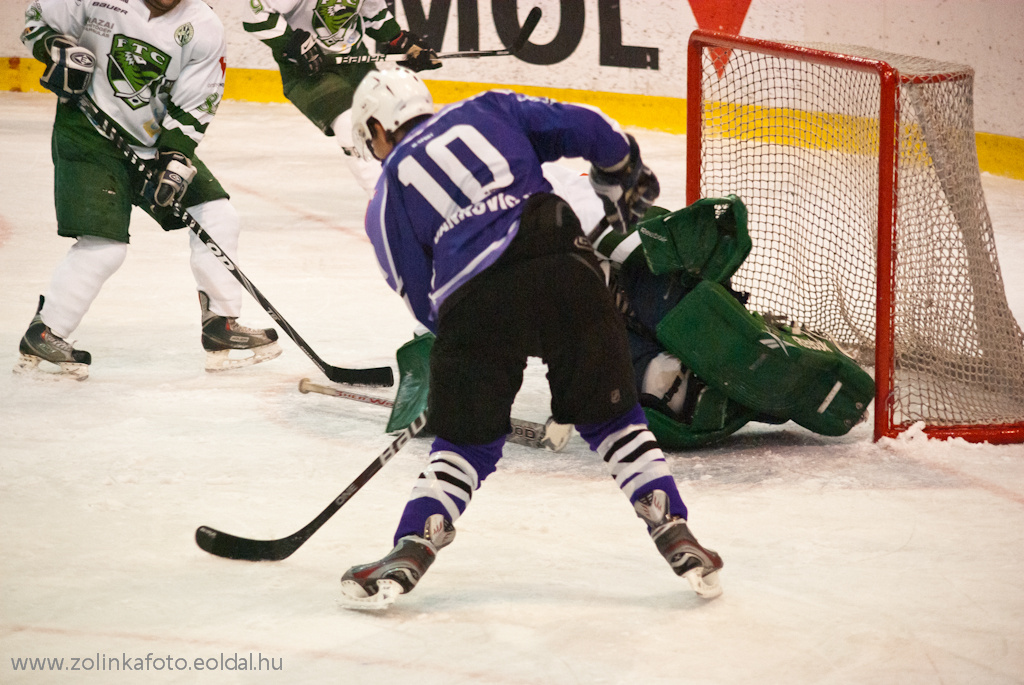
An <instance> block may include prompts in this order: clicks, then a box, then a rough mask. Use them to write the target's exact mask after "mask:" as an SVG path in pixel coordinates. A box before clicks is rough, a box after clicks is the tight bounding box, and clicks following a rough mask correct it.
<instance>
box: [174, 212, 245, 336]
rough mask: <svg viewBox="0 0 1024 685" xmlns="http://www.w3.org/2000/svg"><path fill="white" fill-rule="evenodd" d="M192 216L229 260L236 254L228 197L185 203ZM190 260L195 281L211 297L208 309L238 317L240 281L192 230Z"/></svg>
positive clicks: (233, 215)
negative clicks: (193, 203)
mask: <svg viewBox="0 0 1024 685" xmlns="http://www.w3.org/2000/svg"><path fill="white" fill-rule="evenodd" d="M186 211H188V213H189V214H190V215H192V218H193V219H195V220H196V222H197V223H198V224H199V225H200V226H202V227H203V229H204V230H205V231H206V232H207V233H208V234H209V235H210V237H211V238H213V240H214V242H215V243H217V245H218V246H219V247H220V249H221V250H223V251H224V254H226V255H227V256H228V257H230V258H231V261H235V259H236V257H235V255H237V254H238V233H239V220H238V212H236V211H235V208H234V206H233V205H232V204H231V203H230V202H229V201H228V200H227V199H223V198H222V199H220V200H214V201H212V202H204V203H203V204H201V205H195V206H193V207H188V208H187V210H186ZM189 247H190V248H191V249H192V257H191V260H190V264H191V266H192V275H193V276H194V277H195V279H196V285H197V286H198V287H199V290H202V291H203V292H204V293H206V294H207V295H208V296H209V297H210V311H211V312H213V313H214V314H217V315H218V316H228V317H237V316H238V315H239V314H240V313H241V311H242V284H241V283H239V282H238V279H236V278H235V277H234V275H233V274H232V273H231V272H230V271H229V270H228V269H227V268H225V266H224V264H223V263H221V261H220V258H218V257H217V255H215V254H213V252H212V251H211V250H210V248H209V247H207V246H206V244H205V243H203V241H202V240H200V239H199V238H198V237H197V236H196V234H195V233H190V234H189Z"/></svg>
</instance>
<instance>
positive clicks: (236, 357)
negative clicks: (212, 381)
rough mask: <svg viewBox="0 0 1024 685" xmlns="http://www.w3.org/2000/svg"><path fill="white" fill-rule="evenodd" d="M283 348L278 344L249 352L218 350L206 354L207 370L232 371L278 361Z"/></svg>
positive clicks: (254, 348)
mask: <svg viewBox="0 0 1024 685" xmlns="http://www.w3.org/2000/svg"><path fill="white" fill-rule="evenodd" d="M281 352H282V350H281V346H280V345H278V344H277V343H276V342H272V343H270V344H269V345H262V346H260V347H252V348H249V349H247V350H217V351H215V352H210V351H207V353H206V370H207V371H210V372H214V373H215V372H217V371H230V370H231V369H240V368H242V367H243V366H252V365H253V364H259V363H260V362H265V361H269V360H271V359H276V358H277V357H280V356H281Z"/></svg>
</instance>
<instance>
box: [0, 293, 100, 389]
mask: <svg viewBox="0 0 1024 685" xmlns="http://www.w3.org/2000/svg"><path fill="white" fill-rule="evenodd" d="M44 299H45V298H44V297H43V296H42V295H40V296H39V307H38V308H36V316H35V318H34V319H32V323H30V324H29V326H28V330H27V331H25V335H24V336H23V337H22V338H21V344H20V345H19V346H18V351H19V352H21V354H20V355H19V356H18V361H17V362H16V363H15V365H14V373H20V374H26V375H34V376H37V377H44V378H72V379H74V380H77V381H84V380H85V379H86V378H88V377H89V364H91V363H92V355H91V354H89V353H88V352H86V351H84V350H76V349H75V348H74V347H73V346H72V345H71V343H69V342H68V341H67V340H64V338H61V337H60V336H58V335H56V334H55V333H54V332H53V331H51V330H50V327H49V326H47V325H46V324H44V323H43V319H42V316H41V315H40V312H41V311H42V310H43V302H44ZM40 362H47V363H48V364H53V365H54V366H56V367H57V369H58V370H57V371H45V370H43V369H40V368H39V363H40Z"/></svg>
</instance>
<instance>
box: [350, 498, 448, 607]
mask: <svg viewBox="0 0 1024 685" xmlns="http://www.w3.org/2000/svg"><path fill="white" fill-rule="evenodd" d="M453 539H455V528H454V527H453V526H452V524H451V522H450V521H448V519H446V518H444V517H443V516H442V515H441V514H434V515H433V516H431V517H430V518H428V519H427V522H426V524H425V525H424V527H423V535H422V536H420V535H406V536H405V537H403V538H400V539H399V540H398V544H397V545H395V548H394V549H393V550H391V551H390V552H389V553H388V554H387V555H386V556H385V557H384V558H383V559H381V560H380V561H374V562H371V563H369V564H362V565H361V566H353V567H352V568H350V569H349V570H347V571H345V574H344V575H343V576H342V577H341V594H342V601H341V604H342V606H345V607H347V608H350V609H385V608H387V607H389V606H391V605H392V604H394V602H395V600H396V599H398V596H399V595H403V594H406V593H408V592H412V589H413V588H414V587H416V583H418V582H419V580H420V578H422V577H423V574H424V573H426V572H427V569H428V568H430V565H431V564H433V563H434V558H435V557H436V556H437V551H438V550H439V549H441V548H442V547H445V546H447V545H449V544H451V541H452V540H453Z"/></svg>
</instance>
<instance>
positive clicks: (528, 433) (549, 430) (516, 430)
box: [299, 378, 572, 452]
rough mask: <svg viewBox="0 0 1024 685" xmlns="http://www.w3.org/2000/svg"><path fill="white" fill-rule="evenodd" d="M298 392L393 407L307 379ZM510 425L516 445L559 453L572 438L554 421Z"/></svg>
mask: <svg viewBox="0 0 1024 685" xmlns="http://www.w3.org/2000/svg"><path fill="white" fill-rule="evenodd" d="M299 392H301V393H303V394H305V393H310V392H315V393H320V394H321V395H330V396H331V397H341V398H344V399H346V400H355V401H356V402H365V403H366V404H374V405H377V406H378V407H387V408H391V407H394V406H395V402H394V400H389V399H387V398H385V397H374V396H373V395H364V394H362V393H358V392H352V391H351V390H345V389H344V388H332V387H330V386H327V385H320V384H319V383H314V382H313V381H311V380H309V379H308V378H303V379H302V380H300V381H299ZM511 423H512V432H511V433H509V434H508V437H507V438H506V439H507V440H508V441H509V442H512V443H515V444H517V445H525V446H526V447H536V448H538V449H547V450H551V451H552V452H561V451H562V448H563V447H565V445H566V443H567V442H569V438H570V437H572V426H567V425H564V424H561V423H555V420H554V419H548V421H547V423H534V422H533V421H524V420H523V419H515V418H514V419H512V420H511Z"/></svg>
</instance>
